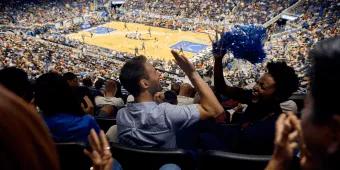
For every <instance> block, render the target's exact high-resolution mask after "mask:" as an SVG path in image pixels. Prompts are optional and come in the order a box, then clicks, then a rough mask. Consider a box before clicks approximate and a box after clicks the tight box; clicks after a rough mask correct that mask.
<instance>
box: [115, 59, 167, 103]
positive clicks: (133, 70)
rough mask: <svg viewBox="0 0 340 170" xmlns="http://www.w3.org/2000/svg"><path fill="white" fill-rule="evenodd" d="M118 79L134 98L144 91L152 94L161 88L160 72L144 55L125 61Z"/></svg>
mask: <svg viewBox="0 0 340 170" xmlns="http://www.w3.org/2000/svg"><path fill="white" fill-rule="evenodd" d="M119 79H120V82H121V83H122V85H123V87H124V88H125V89H126V90H127V91H128V92H129V93H131V94H132V95H133V96H134V97H135V98H136V97H138V96H139V95H140V94H141V93H144V92H147V93H149V94H150V95H151V96H153V95H154V94H155V93H156V92H160V91H161V90H162V87H161V85H160V82H159V80H160V73H159V72H158V71H157V70H156V69H155V68H154V67H153V66H152V65H151V64H150V63H149V62H147V59H146V58H145V57H144V56H138V57H135V58H133V59H131V60H129V61H127V62H126V63H125V64H124V66H123V68H122V69H121V72H120V76H119Z"/></svg>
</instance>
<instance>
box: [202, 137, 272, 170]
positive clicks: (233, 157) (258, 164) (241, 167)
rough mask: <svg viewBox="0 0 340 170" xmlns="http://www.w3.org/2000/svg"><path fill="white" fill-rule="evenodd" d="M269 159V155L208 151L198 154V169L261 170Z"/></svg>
mask: <svg viewBox="0 0 340 170" xmlns="http://www.w3.org/2000/svg"><path fill="white" fill-rule="evenodd" d="M249 142H251V141H249ZM270 159H271V155H246V154H238V153H230V152H222V151H214V150H208V151H205V152H202V153H201V154H200V157H199V162H198V167H199V168H198V169H199V170H211V169H213V170H218V169H231V170H246V169H251V170H257V169H258V170H260V169H261V170H263V169H264V168H265V167H266V165H267V164H268V162H269V160H270Z"/></svg>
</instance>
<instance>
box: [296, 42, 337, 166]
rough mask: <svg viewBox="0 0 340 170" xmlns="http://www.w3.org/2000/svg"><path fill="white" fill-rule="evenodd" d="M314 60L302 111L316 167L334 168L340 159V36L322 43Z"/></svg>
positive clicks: (315, 51)
mask: <svg viewBox="0 0 340 170" xmlns="http://www.w3.org/2000/svg"><path fill="white" fill-rule="evenodd" d="M309 55H310V57H311V58H312V60H313V65H312V69H311V91H310V93H309V95H308V96H307V97H306V100H305V107H304V109H303V111H302V121H301V122H302V130H303V135H304V140H305V143H306V145H307V149H308V151H309V152H310V153H311V156H312V160H311V162H312V163H313V165H311V166H314V167H317V168H316V169H334V168H335V167H336V165H337V167H338V168H339V166H338V164H339V161H340V107H339V106H338V103H339V99H338V97H339V96H340V88H339V83H340V71H339V68H340V37H337V38H332V39H328V40H325V41H322V42H319V43H318V44H317V45H316V46H315V48H314V49H312V50H311V51H310V54H309Z"/></svg>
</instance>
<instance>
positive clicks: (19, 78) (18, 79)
mask: <svg viewBox="0 0 340 170" xmlns="http://www.w3.org/2000/svg"><path fill="white" fill-rule="evenodd" d="M0 84H2V85H3V86H5V87H6V88H7V89H9V90H10V91H12V92H13V93H15V94H16V95H18V96H20V97H22V98H23V99H24V100H26V101H30V100H32V98H33V90H32V85H31V83H30V81H29V80H28V76H27V73H26V72H25V71H24V70H22V69H20V68H16V67H7V68H4V69H2V70H0Z"/></svg>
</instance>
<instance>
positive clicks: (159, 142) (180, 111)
mask: <svg viewBox="0 0 340 170" xmlns="http://www.w3.org/2000/svg"><path fill="white" fill-rule="evenodd" d="M172 53H173V55H174V57H175V59H176V61H177V63H178V64H179V66H180V67H181V68H182V69H183V71H184V72H185V73H186V74H187V76H188V77H189V79H190V80H192V84H193V85H194V86H195V87H196V88H197V91H199V93H200V96H201V104H199V105H186V106H175V105H171V104H169V103H162V104H159V105H157V104H156V103H155V102H154V95H155V94H156V93H157V92H159V91H161V90H162V88H161V86H160V83H159V78H160V77H159V76H160V75H159V72H158V71H156V69H155V68H154V67H153V66H152V65H151V64H150V63H148V62H147V60H146V58H145V57H144V56H139V57H136V58H134V59H131V60H130V61H128V62H126V64H125V65H124V66H123V68H122V69H121V74H120V81H121V83H122V85H123V86H124V87H125V88H126V89H127V90H128V91H129V92H130V93H131V94H132V95H133V96H134V98H135V102H136V103H130V104H128V105H127V107H125V108H123V109H121V110H119V111H118V115H117V127H118V141H119V143H122V144H125V145H129V146H141V147H157V148H176V147H177V145H176V132H178V131H181V130H183V129H185V128H188V127H190V126H191V125H193V124H194V123H196V122H198V120H199V119H207V118H209V117H217V116H218V115H219V114H221V113H223V108H222V106H221V105H220V104H219V103H218V101H217V99H216V97H215V95H214V94H213V92H212V91H211V89H210V88H209V86H208V85H207V84H206V83H204V81H203V80H202V78H201V77H200V76H199V75H198V73H197V72H196V71H195V68H194V66H193V65H192V64H191V63H190V62H189V61H188V59H187V58H185V57H184V56H181V55H179V54H178V53H177V52H175V51H172Z"/></svg>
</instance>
